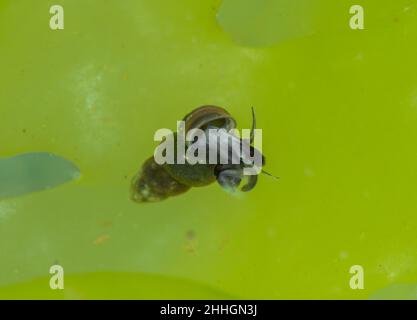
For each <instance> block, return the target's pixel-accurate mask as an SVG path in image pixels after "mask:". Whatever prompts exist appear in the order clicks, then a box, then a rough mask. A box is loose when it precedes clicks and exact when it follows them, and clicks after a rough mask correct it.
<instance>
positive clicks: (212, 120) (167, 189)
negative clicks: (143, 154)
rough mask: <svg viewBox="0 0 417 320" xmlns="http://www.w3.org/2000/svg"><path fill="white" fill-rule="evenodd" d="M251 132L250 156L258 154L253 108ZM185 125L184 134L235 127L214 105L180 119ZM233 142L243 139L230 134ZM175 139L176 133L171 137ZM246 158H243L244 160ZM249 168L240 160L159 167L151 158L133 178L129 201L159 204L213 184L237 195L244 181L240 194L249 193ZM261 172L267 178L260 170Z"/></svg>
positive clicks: (254, 179)
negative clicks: (246, 170) (198, 130)
mask: <svg viewBox="0 0 417 320" xmlns="http://www.w3.org/2000/svg"><path fill="white" fill-rule="evenodd" d="M252 117H253V120H252V130H251V135H250V141H249V147H250V149H249V150H250V152H251V153H256V152H258V153H259V154H260V152H259V151H258V150H256V149H255V148H254V147H253V146H252V145H253V142H254V136H255V127H256V119H255V113H254V110H253V108H252ZM183 121H184V123H185V133H187V132H189V131H190V130H192V129H201V130H207V129H208V128H218V129H225V130H226V131H227V132H229V131H230V130H232V129H235V128H236V125H237V123H236V120H235V119H234V118H233V117H232V116H231V115H230V114H229V112H227V111H226V110H225V109H223V108H221V107H217V106H202V107H199V108H197V109H195V110H193V111H192V112H190V113H189V114H188V115H186V116H185V117H184V119H183ZM230 137H232V138H233V139H239V142H240V143H242V142H243V139H240V138H237V137H235V136H233V135H231V136H230ZM174 139H177V134H176V133H175V134H174ZM244 156H245V155H243V157H244ZM260 156H261V159H262V164H261V167H262V166H263V165H264V164H265V158H264V156H263V155H262V154H260ZM247 167H248V164H247V161H245V162H244V161H243V159H242V158H240V159H239V162H238V163H231V162H228V163H226V164H210V163H208V162H207V163H204V164H202V163H196V164H193V165H191V164H189V163H185V164H177V163H174V164H168V163H165V164H163V165H160V164H158V163H157V162H156V161H155V159H154V157H153V156H152V157H150V158H149V159H148V160H146V161H145V163H144V164H143V165H142V167H141V169H140V171H139V172H138V173H137V174H136V175H135V176H134V178H133V180H132V186H131V197H132V200H134V201H136V202H139V203H143V202H158V201H162V200H164V199H166V198H168V197H173V196H177V195H180V194H182V193H184V192H187V191H188V190H189V189H190V188H193V187H203V186H207V185H209V184H211V183H213V182H215V181H217V182H218V183H219V185H220V186H221V187H222V188H223V189H225V190H227V191H230V192H236V191H237V190H239V187H240V185H241V183H242V181H243V180H246V183H245V184H244V185H243V187H241V188H240V190H241V191H243V192H248V191H250V190H252V189H253V188H254V187H255V186H256V183H257V180H258V176H257V174H252V175H245V174H244V169H245V168H247ZM260 172H262V173H264V174H267V175H270V174H269V173H267V172H265V171H263V170H261V171H260Z"/></svg>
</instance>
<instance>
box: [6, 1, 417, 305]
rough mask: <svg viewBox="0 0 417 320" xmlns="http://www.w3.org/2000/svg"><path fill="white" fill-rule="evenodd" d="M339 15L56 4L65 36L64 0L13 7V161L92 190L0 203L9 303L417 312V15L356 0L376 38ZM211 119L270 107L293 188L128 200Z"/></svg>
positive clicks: (285, 182) (9, 11) (343, 12)
mask: <svg viewBox="0 0 417 320" xmlns="http://www.w3.org/2000/svg"><path fill="white" fill-rule="evenodd" d="M312 2H313V1H312ZM332 2H333V3H334V1H330V0H329V1H324V0H317V1H314V2H313V4H311V3H310V5H311V7H309V8H307V7H306V6H305V4H307V3H309V2H308V1H302V2H300V3H301V4H300V7H299V8H300V9H298V8H296V7H293V6H290V3H291V2H289V1H284V0H282V1H280V0H276V1H258V2H257V3H258V7H256V6H254V2H253V1H250V0H245V1H243V0H239V1H232V0H229V1H224V2H223V4H222V1H220V0H206V1H195V0H180V1H167V0H154V1H145V0H140V1H138V0H123V1H116V0H112V1H99V0H72V1H61V0H57V1H55V2H54V4H61V5H63V7H64V9H65V29H64V30H62V31H51V30H50V29H49V18H50V15H49V6H50V5H51V3H50V1H46V0H37V1H31V0H13V1H12V0H2V1H1V2H0V93H1V94H0V125H1V126H0V157H1V158H6V157H13V156H16V155H18V154H22V153H29V152H49V153H53V154H56V155H59V156H60V157H63V158H65V159H67V160H68V161H70V162H71V163H73V164H74V165H75V166H77V167H78V168H79V169H80V172H81V178H80V179H77V180H74V181H72V182H69V183H66V184H63V185H60V186H57V187H56V188H53V189H50V190H47V191H42V192H36V193H31V194H27V195H24V196H19V197H12V198H7V199H1V200H0V297H1V298H22V297H23V298H25V297H31V298H33V297H35V298H86V299H89V298H229V297H233V298H265V299H279V298H285V299H288V298H302V299H305V298H331V299H341V298H347V299H367V298H372V297H389V296H390V295H391V296H392V295H394V296H401V295H403V296H407V297H409V296H411V297H414V296H415V295H412V294H411V293H410V291H411V290H413V288H415V284H416V283H417V273H416V269H417V253H416V250H417V237H416V227H417V216H416V212H417V202H416V200H415V199H416V183H417V182H416V181H417V170H416V163H417V152H416V141H417V73H416V68H417V59H416V57H417V42H416V40H415V39H416V36H417V19H416V16H417V1H416V0H408V1H406V0H400V1H395V2H394V1H389V0H384V1H382V0H379V1H377V0H373V1H371V0H366V1H361V2H362V3H363V5H364V8H365V28H366V29H365V30H363V31H353V30H351V29H350V28H349V18H350V14H349V7H350V6H351V5H352V4H356V3H351V1H347V0H343V1H337V5H334V4H332ZM258 10H259V11H258ZM280 16H281V17H283V18H282V19H280V18H279V17H280ZM252 18H253V19H252ZM255 18H256V19H255ZM294 21H297V23H295V22H294ZM298 21H299V22H298ZM254 30H256V32H254ZM204 104H215V105H220V106H223V107H225V108H227V109H228V110H229V112H231V113H232V114H233V115H234V116H235V117H236V119H237V121H238V124H239V126H240V127H244V128H249V127H250V123H251V119H250V107H251V106H252V105H253V106H255V108H256V111H257V117H258V126H259V127H260V128H262V129H263V150H264V153H265V155H266V157H267V163H268V165H267V170H268V171H271V172H273V173H274V174H276V175H278V176H280V178H281V179H280V180H279V181H275V180H273V179H269V178H268V177H262V178H261V179H260V181H259V185H258V186H257V188H256V189H255V190H254V191H253V192H251V193H249V194H246V195H245V196H244V197H243V198H234V197H231V196H230V195H229V194H227V193H225V192H223V191H222V190H221V189H220V188H219V187H218V186H217V185H212V186H210V187H206V188H201V189H194V190H191V191H190V192H188V193H186V194H184V195H182V196H180V197H177V198H172V199H170V200H167V201H165V202H162V203H158V204H152V205H138V204H135V203H133V202H131V201H130V199H129V185H130V179H131V177H132V176H133V175H134V174H135V173H136V171H137V170H138V168H139V167H140V165H141V164H142V162H143V161H144V160H145V159H147V158H148V157H149V156H151V155H152V153H153V150H154V147H155V143H154V142H153V134H154V132H155V130H157V129H159V128H162V127H169V128H173V129H174V128H175V126H176V121H177V120H179V119H181V118H182V117H183V116H184V115H185V114H187V113H188V112H189V111H191V110H192V109H193V108H195V107H197V106H200V105H204ZM0 185H1V182H0ZM190 235H192V236H190ZM55 263H59V264H60V265H62V266H63V267H64V269H65V275H66V276H65V288H66V289H65V290H64V291H63V292H62V291H58V292H57V291H51V290H50V289H49V287H48V286H49V268H50V266H51V265H53V264H55ZM356 264H359V265H362V266H363V268H364V271H365V289H364V290H352V289H351V288H350V287H349V279H350V276H351V275H350V274H349V268H350V266H352V265H356ZM390 288H391V289H390ZM410 288H411V289H410ZM382 289H383V291H380V290H382Z"/></svg>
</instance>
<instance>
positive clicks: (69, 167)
mask: <svg viewBox="0 0 417 320" xmlns="http://www.w3.org/2000/svg"><path fill="white" fill-rule="evenodd" d="M79 176H80V171H79V169H78V168H77V167H76V166H75V165H74V164H73V163H71V162H70V161H68V160H65V159H63V158H61V157H59V156H57V155H54V154H52V153H44V152H39V153H26V154H22V155H18V156H15V157H11V158H3V159H0V199H3V198H10V197H15V196H20V195H24V194H28V193H32V192H36V191H41V190H46V189H51V188H54V187H56V186H59V185H61V184H64V183H66V182H69V181H71V180H74V179H76V178H78V177H79Z"/></svg>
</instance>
